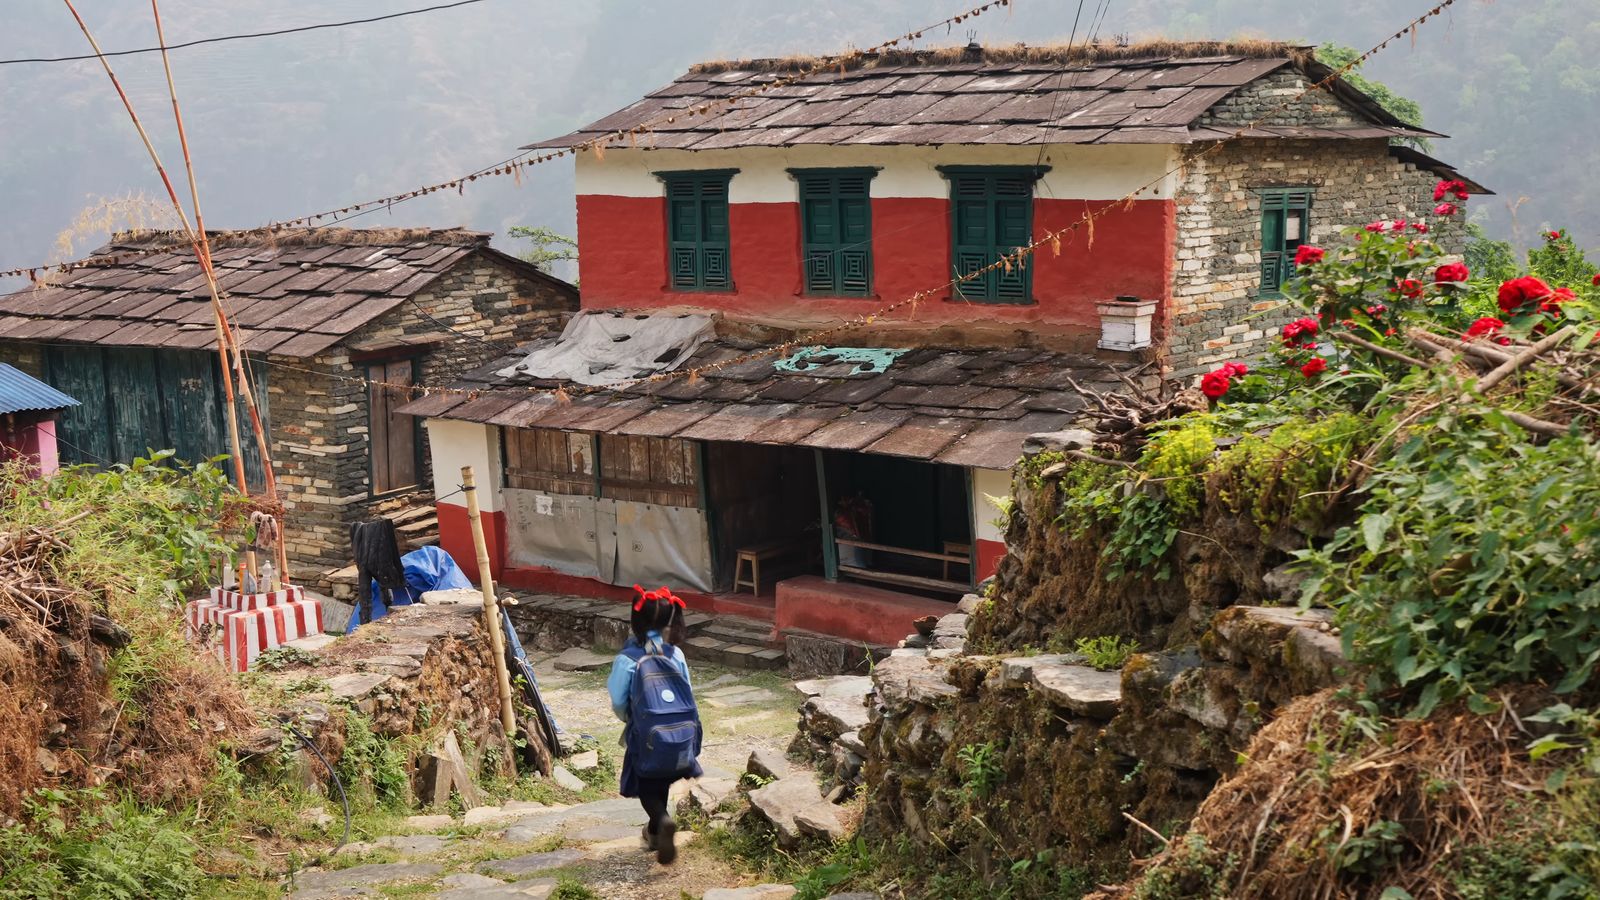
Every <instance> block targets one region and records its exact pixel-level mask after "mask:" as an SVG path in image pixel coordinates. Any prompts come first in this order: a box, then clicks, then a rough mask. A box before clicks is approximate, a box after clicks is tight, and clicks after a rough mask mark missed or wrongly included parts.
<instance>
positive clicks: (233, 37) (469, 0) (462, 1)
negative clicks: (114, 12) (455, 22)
mask: <svg viewBox="0 0 1600 900" xmlns="http://www.w3.org/2000/svg"><path fill="white" fill-rule="evenodd" d="M483 2H485V0H456V2H455V3H442V4H440V5H438V6H426V7H423V8H422V9H408V10H402V11H401V12H397V13H389V14H388V15H385V16H373V17H371V18H369V19H350V20H348V21H344V22H324V23H322V24H320V25H301V26H298V27H295V28H280V29H278V30H277V31H256V32H251V33H249V34H225V35H221V36H218V37H209V38H200V39H199V40H194V41H185V42H184V43H181V44H168V45H167V49H168V50H182V49H183V48H185V47H198V46H200V45H201V44H220V43H223V42H224V41H243V40H250V39H253V38H264V37H277V36H279V35H284V34H300V33H302V32H306V31H319V30H322V29H325V28H344V27H346V26H349V25H366V24H369V23H372V22H384V21H388V20H389V19H400V18H404V17H406V16H416V15H421V14H422V13H429V12H437V11H438V10H442V9H455V8H456V7H458V6H469V5H471V4H473V3H483ZM160 52H161V48H160V47H140V48H139V49H137V50H110V51H107V52H106V53H105V55H106V56H133V55H135V54H139V53H160ZM99 58H100V57H99V56H96V55H95V54H93V53H90V54H86V55H81V56H34V57H26V58H19V59H0V66H18V65H24V64H28V63H58V62H79V61H81V60H85V59H99Z"/></svg>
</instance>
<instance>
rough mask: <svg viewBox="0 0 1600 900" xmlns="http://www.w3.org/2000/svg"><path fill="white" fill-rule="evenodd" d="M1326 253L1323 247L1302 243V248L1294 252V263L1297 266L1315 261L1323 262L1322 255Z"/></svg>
mask: <svg viewBox="0 0 1600 900" xmlns="http://www.w3.org/2000/svg"><path fill="white" fill-rule="evenodd" d="M1326 255H1327V253H1326V251H1324V250H1323V249H1322V248H1321V247H1313V246H1311V245H1310V244H1301V245H1300V249H1299V250H1296V251H1295V252H1294V264H1295V265H1296V266H1309V265H1312V264H1314V263H1319V262H1322V257H1324V256H1326Z"/></svg>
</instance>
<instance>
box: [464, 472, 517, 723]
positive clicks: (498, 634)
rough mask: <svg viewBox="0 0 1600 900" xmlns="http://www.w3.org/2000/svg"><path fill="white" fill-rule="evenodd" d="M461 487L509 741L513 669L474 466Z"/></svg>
mask: <svg viewBox="0 0 1600 900" xmlns="http://www.w3.org/2000/svg"><path fill="white" fill-rule="evenodd" d="M461 490H462V493H464V494H466V497H467V524H468V526H469V527H470V528H471V530H472V546H473V549H475V550H477V551H478V583H479V584H481V585H482V586H483V624H484V627H485V628H487V629H488V630H489V645H490V647H492V648H493V649H492V651H491V652H492V653H493V654H494V672H495V683H496V685H497V690H498V693H499V694H500V724H501V726H502V727H504V728H505V731H506V740H508V741H510V740H514V739H515V738H516V736H517V714H516V711H515V710H514V709H512V707H511V671H510V670H509V669H508V668H507V667H506V636H505V633H504V632H502V631H501V630H500V629H501V617H500V602H499V601H498V600H496V599H495V595H494V575H493V574H492V573H491V571H490V569H489V545H488V542H486V541H485V540H484V539H483V517H482V515H481V514H480V513H479V512H478V487H477V484H476V482H475V481H474V479H473V476H472V467H471V466H462V467H461Z"/></svg>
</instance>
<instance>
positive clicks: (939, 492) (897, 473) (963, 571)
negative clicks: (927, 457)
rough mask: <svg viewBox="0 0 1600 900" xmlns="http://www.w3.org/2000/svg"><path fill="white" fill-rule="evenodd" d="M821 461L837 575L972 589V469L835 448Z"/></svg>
mask: <svg viewBox="0 0 1600 900" xmlns="http://www.w3.org/2000/svg"><path fill="white" fill-rule="evenodd" d="M821 460H822V477H823V480H824V482H825V484H826V490H827V501H828V502H827V509H828V514H829V516H830V521H829V523H828V524H829V529H830V533H831V538H832V543H833V549H834V554H833V561H834V562H835V564H836V574H837V576H838V577H840V578H850V579H852V580H857V581H868V582H881V583H887V584H893V585H898V586H900V587H907V588H913V589H916V590H917V592H918V593H924V594H932V595H936V596H950V595H960V594H962V593H965V592H966V591H967V590H968V589H970V587H971V583H972V511H971V509H970V508H969V502H968V497H969V496H970V493H971V492H970V490H969V489H968V485H967V470H966V469H964V468H961V467H959V466H943V465H937V464H934V463H927V462H922V461H920V460H911V459H902V458H899V457H893V456H877V455H873V454H866V453H846V452H835V451H829V452H824V453H823V454H822V457H821Z"/></svg>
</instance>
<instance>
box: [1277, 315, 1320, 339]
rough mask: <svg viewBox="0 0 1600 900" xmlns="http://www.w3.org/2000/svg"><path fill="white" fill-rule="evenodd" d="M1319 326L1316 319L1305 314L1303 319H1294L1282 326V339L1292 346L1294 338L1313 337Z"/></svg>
mask: <svg viewBox="0 0 1600 900" xmlns="http://www.w3.org/2000/svg"><path fill="white" fill-rule="evenodd" d="M1321 327H1322V326H1321V325H1319V324H1318V323H1317V320H1316V319H1313V318H1311V317H1310V316H1306V317H1305V318H1303V319H1295V320H1294V321H1293V322H1290V323H1289V324H1287V325H1285V326H1283V341H1284V343H1286V344H1289V345H1291V346H1292V345H1293V344H1294V342H1295V339H1296V338H1301V337H1315V336H1316V334H1317V329H1319V328H1321Z"/></svg>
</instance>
